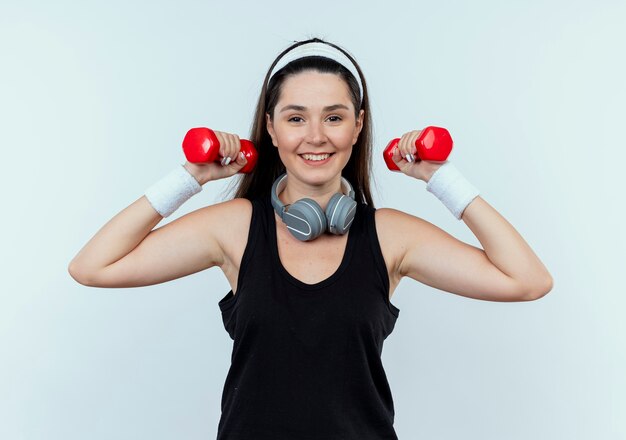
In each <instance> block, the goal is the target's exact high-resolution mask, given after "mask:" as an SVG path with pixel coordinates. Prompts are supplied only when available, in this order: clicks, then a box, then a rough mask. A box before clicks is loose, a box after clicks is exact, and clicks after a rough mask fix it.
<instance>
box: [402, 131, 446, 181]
mask: <svg viewBox="0 0 626 440" xmlns="http://www.w3.org/2000/svg"><path fill="white" fill-rule="evenodd" d="M421 132H422V130H413V131H409V132H408V133H405V134H403V135H402V137H401V138H400V141H399V142H398V145H397V146H396V147H395V148H394V150H393V156H392V158H393V161H394V162H395V163H396V165H397V166H398V168H400V171H402V172H403V173H404V174H406V175H407V176H411V177H415V178H416V179H419V180H423V181H424V182H426V183H428V181H429V180H430V177H431V176H432V175H433V174H434V173H435V171H437V170H438V169H439V167H440V166H441V165H443V164H444V163H445V161H444V162H434V161H429V160H420V158H419V157H418V156H417V148H416V147H415V141H416V140H417V138H418V137H419V135H420V133H421ZM409 154H410V155H411V157H408V158H407V156H408V155H409ZM407 159H411V160H412V161H409V160H407Z"/></svg>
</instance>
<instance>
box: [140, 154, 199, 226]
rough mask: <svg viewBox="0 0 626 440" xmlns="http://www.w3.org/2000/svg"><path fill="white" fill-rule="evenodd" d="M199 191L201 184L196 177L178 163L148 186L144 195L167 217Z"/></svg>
mask: <svg viewBox="0 0 626 440" xmlns="http://www.w3.org/2000/svg"><path fill="white" fill-rule="evenodd" d="M200 191H202V186H201V185H200V184H199V183H198V181H197V180H196V178H195V177H193V176H192V175H191V173H189V171H187V169H186V168H185V167H184V165H180V166H178V167H176V168H174V169H173V170H172V171H171V172H170V173H169V174H168V175H166V176H165V177H163V178H162V179H161V180H159V181H158V182H156V183H155V184H153V185H152V186H151V187H149V188H148V189H147V190H146V193H145V196H146V198H147V199H148V201H149V202H150V204H151V205H152V207H153V208H154V209H155V210H156V211H157V212H158V213H159V214H161V216H162V217H167V216H169V215H170V214H172V213H173V212H174V211H176V210H177V209H178V208H179V207H180V205H182V204H183V203H185V202H186V201H187V200H189V199H190V198H191V196H193V195H195V194H197V193H199V192H200Z"/></svg>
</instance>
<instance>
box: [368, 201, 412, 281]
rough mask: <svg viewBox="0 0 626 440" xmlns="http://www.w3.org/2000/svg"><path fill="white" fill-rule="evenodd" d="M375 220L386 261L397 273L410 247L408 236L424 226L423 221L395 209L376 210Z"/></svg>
mask: <svg viewBox="0 0 626 440" xmlns="http://www.w3.org/2000/svg"><path fill="white" fill-rule="evenodd" d="M375 219H376V233H377V234H378V241H379V242H380V247H381V250H382V252H383V256H384V258H385V261H387V262H388V264H387V265H388V266H389V267H390V269H393V271H394V272H396V273H397V272H398V271H399V267H400V264H401V262H402V259H403V257H404V255H405V254H406V250H407V248H408V245H409V243H408V241H407V239H408V237H407V236H408V235H409V234H415V233H416V228H417V229H419V228H420V227H421V226H422V223H421V222H420V220H421V219H420V218H419V217H415V216H412V215H410V214H407V213H405V212H402V211H399V210H397V209H393V208H378V209H376V217H375Z"/></svg>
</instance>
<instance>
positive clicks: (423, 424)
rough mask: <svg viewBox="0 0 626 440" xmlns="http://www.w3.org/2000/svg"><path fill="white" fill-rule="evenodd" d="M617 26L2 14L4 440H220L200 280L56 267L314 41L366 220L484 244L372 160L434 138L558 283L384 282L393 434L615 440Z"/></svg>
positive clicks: (0, 373) (203, 279) (619, 15)
mask: <svg viewBox="0 0 626 440" xmlns="http://www.w3.org/2000/svg"><path fill="white" fill-rule="evenodd" d="M625 23H626V6H625V3H624V2H620V1H591V0H589V1H577V0H558V1H545V0H544V1H524V2H522V1H518V2H515V1H509V2H502V1H495V0H494V1H487V0H473V1H465V2H463V1H429V2H408V1H406V2H393V1H385V2H383V3H382V4H380V5H379V6H373V7H372V6H365V3H364V2H362V1H358V2H357V1H326V0H319V1H315V2H293V1H274V2H270V1H262V2H255V1H248V2H243V1H241V2H234V1H233V2H226V1H220V2H217V1H216V2H210V1H187V0H184V1H183V0H178V1H172V2H164V1H142V2H128V1H121V0H108V1H103V2H100V3H97V2H86V1H69V0H65V1H63V0H59V1H55V2H44V1H37V2H35V1H16V0H9V2H8V3H7V1H6V0H5V1H3V2H2V3H1V6H0V60H1V61H0V62H1V69H0V127H1V128H0V148H1V162H0V166H1V167H2V172H1V173H0V190H1V191H2V198H1V200H2V206H3V208H2V217H1V218H0V221H1V224H0V226H1V228H0V231H1V233H2V237H1V243H2V244H1V247H0V258H1V261H0V262H1V268H2V285H1V286H0V288H1V296H0V438H3V439H7V440H9V439H11V440H14V439H19V440H39V439H42V440H43V439H46V440H52V439H54V440H56V439H58V440H61V439H63V440H70V439H81V440H82V439H90V440H100V439H102V440H104V439H107V440H108V439H116V440H124V439H154V440H157V439H158V440H161V439H210V438H215V434H216V429H217V423H218V420H219V415H220V398H221V392H222V387H223V384H224V380H225V377H226V373H227V371H228V366H229V362H230V350H231V347H232V341H231V339H230V338H229V337H228V335H227V333H226V332H225V330H224V328H223V327H222V322H221V316H220V313H219V309H218V306H217V302H218V301H219V299H221V298H222V297H223V296H224V295H225V294H226V293H227V292H228V290H229V286H228V283H227V282H226V279H225V278H224V277H223V275H222V273H221V272H220V270H219V269H218V268H213V269H210V270H207V271H204V272H200V273H197V274H194V275H192V276H188V277H185V278H183V279H179V280H175V281H172V282H169V283H165V284H161V285H156V286H149V287H144V288H135V289H99V288H89V287H85V286H82V285H80V284H78V283H76V282H75V281H74V280H73V279H72V278H71V277H70V276H69V275H68V273H67V265H68V263H69V261H70V260H71V258H72V257H73V256H74V255H75V254H76V253H77V252H78V251H79V250H80V248H81V247H82V246H83V245H84V244H85V243H86V242H87V241H88V239H89V238H90V237H91V236H93V234H95V233H96V232H97V230H98V229H99V228H100V227H101V226H102V225H104V223H106V221H108V220H109V219H110V218H111V217H113V216H114V215H115V214H116V213H118V212H119V211H120V210H122V209H123V208H124V207H126V206H128V205H129V204H130V203H132V202H134V201H135V200H136V199H137V198H139V197H140V196H141V195H142V194H143V192H144V191H145V189H146V188H147V187H148V186H149V185H150V184H152V183H154V182H155V181H157V180H158V179H159V178H161V177H162V176H164V175H165V174H166V173H168V172H169V171H170V170H171V169H172V168H173V167H175V166H176V165H178V164H180V163H183V162H184V156H183V154H182V149H181V147H180V145H181V141H182V138H183V136H184V134H185V133H186V131H187V130H188V129H189V128H191V127H195V126H209V127H212V128H215V129H217V130H221V131H227V132H233V133H237V134H239V135H240V136H241V137H242V138H248V137H249V130H250V126H251V122H252V120H251V118H252V114H253V110H254V106H255V104H256V100H257V99H258V94H259V92H260V87H261V83H262V79H263V76H264V75H265V72H266V70H267V69H268V67H269V66H270V63H271V62H272V60H273V59H274V57H275V56H276V55H278V53H279V52H280V51H282V50H283V49H284V48H285V47H287V46H288V45H289V44H291V43H292V42H293V40H302V39H306V38H309V37H312V36H318V37H322V38H325V39H327V40H328V41H331V42H334V43H336V44H339V45H341V46H342V47H345V48H346V49H347V50H348V51H349V52H350V53H352V54H353V55H354V56H355V57H356V59H357V61H358V62H359V63H360V65H361V66H362V68H363V71H364V73H365V76H366V80H367V82H368V85H369V90H370V98H371V103H372V117H373V120H374V130H375V157H374V159H375V180H376V184H377V186H376V192H375V201H376V206H377V207H382V206H387V207H393V208H396V209H401V210H403V211H405V212H408V213H411V214H413V215H416V216H420V217H422V218H424V219H426V220H428V221H430V222H432V223H434V224H436V225H438V226H439V227H441V228H443V229H444V230H446V231H448V232H449V233H451V234H453V235H454V236H455V237H457V238H459V239H461V240H464V241H466V242H468V243H471V244H474V245H479V242H478V241H477V240H476V238H475V237H474V236H473V234H472V233H471V231H470V230H469V228H467V226H466V225H465V224H464V223H463V222H459V221H457V220H455V219H454V218H453V217H452V215H451V214H450V213H449V212H448V211H447V210H446V208H445V207H444V206H443V205H442V204H441V203H440V202H439V201H438V200H436V199H435V198H434V197H433V196H432V195H431V194H430V193H428V192H426V190H425V184H424V182H421V181H417V180H411V179H410V178H408V177H406V176H404V175H401V174H395V173H390V172H388V171H387V170H386V168H385V167H384V163H383V160H382V150H383V149H384V147H385V146H386V144H387V142H388V141H389V140H390V139H391V138H393V137H399V136H400V135H402V134H403V133H405V132H407V131H409V130H414V129H421V128H423V127H425V126H427V125H439V126H444V127H447V128H448V129H449V130H450V132H451V134H452V137H453V138H454V141H455V147H454V150H453V152H452V154H451V156H450V160H451V161H453V162H454V163H455V164H456V166H457V168H458V169H459V170H460V171H461V172H462V173H463V174H464V175H465V177H466V178H467V179H468V180H469V181H470V182H472V183H473V184H474V185H475V186H477V187H478V188H479V189H480V190H481V196H482V197H483V198H484V199H485V200H486V201H487V202H488V203H490V204H491V205H492V206H493V207H494V208H496V209H497V210H498V211H499V212H500V213H501V214H502V215H503V216H504V217H505V218H506V219H507V220H509V222H511V224H513V226H514V227H515V228H516V229H517V230H518V231H519V232H520V233H521V234H522V236H523V237H524V238H525V239H526V240H527V242H528V243H529V244H530V245H531V247H532V248H533V249H534V250H535V252H536V253H537V255H538V256H539V257H540V258H541V260H542V261H543V262H544V264H545V265H546V266H547V267H548V269H549V270H550V272H551V274H552V275H553V278H554V280H555V285H554V289H553V290H552V291H551V292H550V293H549V294H548V295H547V296H546V297H544V298H543V299H541V300H539V301H534V302H527V303H495V302H486V301H477V300H471V299H468V298H464V297H461V296H458V295H453V294H450V293H447V292H443V291H440V290H436V289H433V288H431V287H428V286H425V285H423V284H420V283H418V282H416V281H413V280H411V279H404V280H403V281H402V283H401V284H400V286H399V288H398V289H397V291H396V293H395V295H394V297H393V299H392V301H393V303H394V304H395V305H396V306H398V307H399V308H400V309H401V313H400V317H399V319H398V322H397V324H396V328H395V330H394V333H393V334H392V335H391V336H390V337H389V338H388V339H387V340H386V342H385V349H384V352H383V361H384V364H385V367H386V371H387V375H388V379H389V382H390V385H391V388H392V392H393V395H394V402H395V409H396V419H395V421H396V423H395V427H396V430H397V432H398V435H399V437H400V439H402V440H412V439H436V440H439V439H455V440H456V439H477V440H478V439H480V440H488V439H493V440H501V439H507V440H513V439H533V440H544V439H545V440H553V439H569V440H575V439H594V440H595V439H623V438H626V416H625V415H626V374H624V371H626V344H625V342H626V329H625V325H624V322H625V319H624V315H625V313H626V307H625V306H626V297H625V293H626V292H625V289H624V283H623V281H622V279H621V278H620V277H621V276H622V275H624V269H625V266H626V265H625V264H624V263H625V259H624V253H623V249H624V246H625V244H626V240H625V237H624V232H623V225H622V221H623V219H624V214H625V213H626V210H625V208H624V195H623V193H624V188H626V185H625V183H626V182H624V178H623V177H621V176H619V175H618V174H619V173H620V172H622V171H623V167H624V165H623V164H624V159H625V158H626V154H625V153H624V146H625V145H624V143H625V142H624V136H623V134H622V132H621V130H622V129H623V127H624V120H625V119H626V112H625V111H624V102H625V101H626V91H625V86H624V78H626V62H625V57H624V50H625V49H624V47H625V46H626V44H625V43H626V26H625V25H624V24H625ZM227 183H228V182H227V181H217V182H210V183H208V184H207V185H205V187H204V190H203V191H202V192H201V193H200V194H199V195H197V196H195V197H194V198H192V199H191V200H189V201H188V202H187V203H186V204H185V205H183V207H181V208H180V209H179V210H178V211H177V212H176V213H175V214H174V215H172V216H171V217H169V218H168V219H166V220H164V221H163V222H162V223H161V224H164V223H166V222H168V221H171V220H173V219H175V218H177V217H180V216H181V215H183V214H185V213H187V212H190V211H192V210H194V209H197V208H199V207H202V206H205V205H207V204H212V203H215V202H218V201H220V200H223V198H224V195H223V190H224V189H225V188H226V184H227ZM406 233H407V234H410V231H406Z"/></svg>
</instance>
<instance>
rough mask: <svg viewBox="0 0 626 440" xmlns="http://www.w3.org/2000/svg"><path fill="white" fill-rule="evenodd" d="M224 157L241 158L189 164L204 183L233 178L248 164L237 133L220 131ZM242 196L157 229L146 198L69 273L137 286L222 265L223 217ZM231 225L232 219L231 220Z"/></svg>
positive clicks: (100, 235) (95, 240)
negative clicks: (220, 237) (220, 238)
mask: <svg viewBox="0 0 626 440" xmlns="http://www.w3.org/2000/svg"><path fill="white" fill-rule="evenodd" d="M216 135H217V136H218V138H219V140H220V145H221V148H220V155H222V156H223V157H227V156H228V157H233V158H235V157H236V158H237V159H236V161H233V162H232V163H230V164H227V165H226V166H221V165H219V164H215V163H211V164H191V163H189V162H187V163H186V164H185V168H186V169H187V171H189V172H190V173H191V174H192V175H193V176H194V178H195V179H196V180H197V181H198V183H200V184H201V185H203V184H204V183H206V182H208V181H210V180H217V179H220V178H224V177H229V176H232V175H233V174H235V173H236V172H237V171H239V170H240V169H241V168H242V167H243V166H244V165H245V163H246V161H245V158H243V157H240V156H238V152H239V147H240V142H239V138H238V137H237V136H236V135H230V134H228V133H221V132H216ZM246 202H247V201H244V200H234V201H232V200H231V201H230V202H224V203H220V204H216V205H213V206H209V207H205V208H202V209H199V210H196V211H194V212H191V213H189V214H187V215H185V216H182V217H180V218H178V219H176V220H174V221H172V222H171V223H169V224H167V225H165V226H162V227H160V228H157V229H155V230H153V228H154V227H155V226H156V225H157V224H158V223H159V222H160V221H161V220H162V219H163V217H161V215H160V214H159V213H158V212H157V211H156V210H155V209H154V208H153V207H152V205H151V204H150V202H149V201H148V199H147V198H146V197H145V196H141V197H140V198H139V199H137V200H136V201H135V202H133V203H132V204H131V205H130V206H128V207H127V208H125V209H123V210H122V211H121V212H119V213H118V214H117V215H116V216H115V217H113V218H112V219H111V220H109V221H108V222H107V223H106V224H105V225H104V226H103V227H102V228H100V230H99V231H98V232H97V233H96V234H95V235H94V236H93V237H92V238H91V239H90V240H89V241H88V242H87V244H85V246H84V247H83V248H82V249H81V250H80V251H79V252H78V254H77V255H76V256H75V257H74V258H73V259H72V261H71V262H70V264H69V266H68V271H69V273H70V275H71V276H72V278H74V279H75V280H76V281H78V282H79V283H81V284H84V285H88V286H94V287H136V286H145V285H150V284H156V283H161V282H164V281H168V280H172V279H175V278H179V277H182V276H184V275H188V274H191V273H195V272H198V271H200V270H202V269H206V268H209V267H212V266H214V265H218V264H221V263H222V261H223V249H222V246H220V243H219V241H218V239H217V233H216V232H215V231H219V230H220V227H221V228H223V227H224V226H223V225H221V224H220V223H221V221H222V220H223V219H224V218H228V216H229V213H230V212H231V211H232V210H233V209H235V210H236V209H237V208H240V207H241V206H242V205H241V204H242V203H246ZM227 225H228V223H227Z"/></svg>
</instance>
